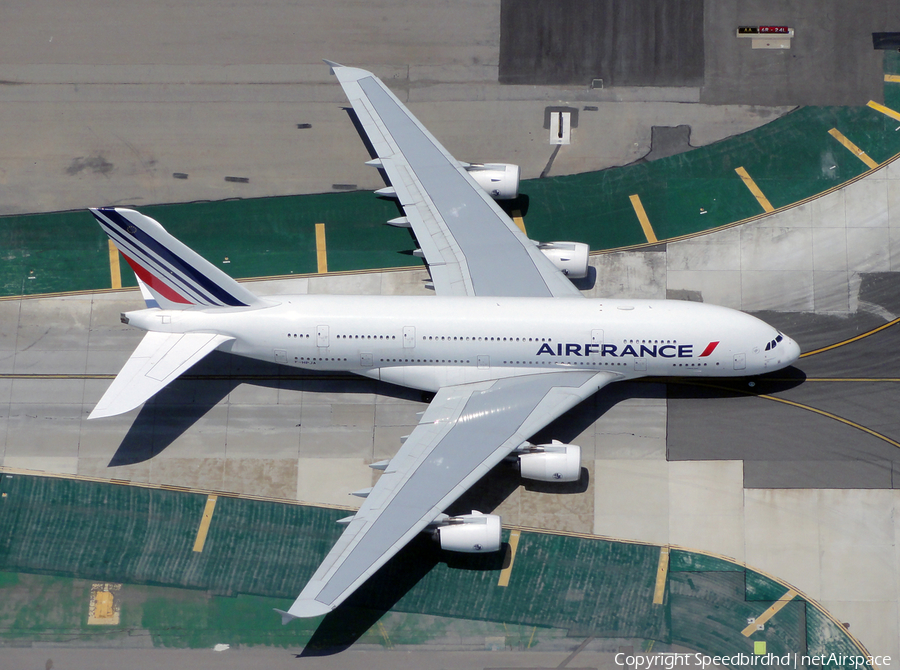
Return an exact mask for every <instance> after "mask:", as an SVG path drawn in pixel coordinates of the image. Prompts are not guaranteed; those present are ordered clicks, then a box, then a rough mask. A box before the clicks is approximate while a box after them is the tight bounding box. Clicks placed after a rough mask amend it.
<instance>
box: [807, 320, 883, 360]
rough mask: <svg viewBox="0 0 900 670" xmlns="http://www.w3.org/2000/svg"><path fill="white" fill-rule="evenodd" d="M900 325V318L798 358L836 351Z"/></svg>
mask: <svg viewBox="0 0 900 670" xmlns="http://www.w3.org/2000/svg"><path fill="white" fill-rule="evenodd" d="M897 323H900V318H897V319H894V320H893V321H888V322H887V323H885V324H883V325H880V326H878V328H873V329H872V330H869V331H867V332H865V333H863V334H862V335H857V336H856V337H851V338H850V339H848V340H843V341H841V342H837V343H835V344H829V345H828V346H827V347H822V348H820V349H814V350H812V351H807V352H806V353H805V354H800V358H806V357H807V356H815V355H816V354H821V353H822V352H823V351H831V350H832V349H837V348H838V347H843V346H844V345H847V344H850V343H852V342H856V341H858V340H861V339H863V338H864V337H869V335H874V334H875V333H880V332H881V331H882V330H884V329H885V328H890V327H891V326H893V325H895V324H897Z"/></svg>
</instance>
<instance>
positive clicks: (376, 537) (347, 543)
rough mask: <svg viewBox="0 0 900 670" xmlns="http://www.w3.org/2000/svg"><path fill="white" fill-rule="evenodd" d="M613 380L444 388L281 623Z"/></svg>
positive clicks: (596, 375)
mask: <svg viewBox="0 0 900 670" xmlns="http://www.w3.org/2000/svg"><path fill="white" fill-rule="evenodd" d="M617 377H618V375H617V374H615V373H612V372H589V371H567V372H548V373H537V374H534V375H528V376H523V377H512V378H507V379H499V380H495V381H488V382H480V383H476V384H466V385H460V386H450V387H446V388H443V389H441V390H440V391H439V392H438V393H437V395H436V396H435V397H434V400H432V402H431V404H430V405H429V406H428V409H427V410H426V411H425V413H424V414H423V416H422V419H421V421H420V422H419V424H418V426H416V427H415V429H413V431H412V433H411V434H410V436H409V438H407V440H406V442H404V444H403V446H402V447H401V448H400V450H399V451H398V452H397V455H396V456H394V458H392V459H391V460H390V463H389V464H388V466H387V468H386V470H385V471H384V474H382V475H381V477H380V478H379V480H378V482H377V483H376V484H375V486H374V487H373V488H372V491H371V492H370V493H369V495H368V497H367V498H366V499H365V501H364V502H363V504H362V506H361V507H360V509H359V511H358V512H357V513H356V515H355V516H354V517H353V519H352V520H351V521H350V523H349V525H348V526H347V529H346V530H345V531H344V533H343V534H342V535H341V537H340V538H339V539H338V541H337V543H336V544H335V545H334V547H333V548H332V549H331V551H330V552H329V553H328V555H327V556H326V557H325V560H324V561H323V562H322V565H320V566H319V568H318V570H316V572H315V574H314V575H313V576H312V578H311V579H310V581H309V583H308V584H307V585H306V587H305V588H304V589H303V591H302V592H301V593H300V595H299V597H298V598H297V600H296V601H295V602H294V604H293V605H292V606H291V608H290V609H289V610H288V611H287V612H280V613H281V615H282V622H283V623H287V622H288V621H290V620H291V619H294V618H297V617H312V616H320V615H322V614H327V613H328V612H330V611H331V610H333V609H334V608H335V607H337V606H338V605H339V604H340V603H341V602H343V601H344V599H346V598H347V597H348V596H349V595H350V594H351V593H353V591H355V590H356V588H357V587H359V586H360V585H361V584H362V583H363V582H364V581H365V580H366V579H368V578H369V577H370V576H371V575H372V574H374V573H375V571H376V570H378V568H380V567H381V566H382V565H384V564H385V563H387V561H388V560H389V559H390V558H391V557H392V556H394V554H396V553H397V552H398V551H400V549H401V548H403V546H404V545H406V544H407V543H408V542H409V541H410V540H411V539H412V538H413V537H414V536H415V535H416V534H417V533H419V532H421V531H422V530H423V529H425V528H426V526H428V525H429V524H430V523H431V522H432V521H434V520H435V518H436V517H438V515H440V514H441V513H442V512H443V511H444V509H446V508H447V506H448V505H450V504H451V503H452V502H453V501H455V500H456V499H457V498H458V497H459V496H460V495H461V494H462V493H463V492H465V491H466V490H467V489H468V488H469V487H471V486H472V485H473V484H474V483H475V482H477V481H478V480H479V479H481V477H483V476H484V475H485V474H486V473H487V472H488V471H489V470H490V469H491V468H492V467H494V466H495V465H496V464H497V463H499V462H500V461H501V460H503V459H504V458H505V457H506V456H507V455H508V454H509V453H510V452H512V451H513V450H514V449H516V448H518V447H520V446H521V445H522V444H523V443H524V442H525V441H526V440H527V439H528V438H530V437H531V436H532V435H533V434H534V433H536V432H537V431H538V430H540V429H541V428H543V427H544V426H546V425H547V424H548V423H550V422H551V421H553V420H554V419H556V418H557V417H559V416H561V415H562V414H563V413H564V412H566V411H568V410H569V409H571V408H572V407H574V406H575V405H577V404H578V403H579V402H581V401H582V400H584V399H585V398H587V397H589V396H590V395H592V394H593V393H595V392H596V391H597V390H599V389H600V388H602V387H603V386H605V385H606V384H608V383H610V382H612V381H614V380H615V379H616V378H617Z"/></svg>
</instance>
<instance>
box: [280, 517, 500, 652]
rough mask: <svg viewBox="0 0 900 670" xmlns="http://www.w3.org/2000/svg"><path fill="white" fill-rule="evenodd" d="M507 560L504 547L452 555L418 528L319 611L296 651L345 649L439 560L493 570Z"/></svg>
mask: <svg viewBox="0 0 900 670" xmlns="http://www.w3.org/2000/svg"><path fill="white" fill-rule="evenodd" d="M508 562H509V551H508V547H507V546H504V548H503V550H501V551H499V552H496V553H491V554H458V553H453V552H447V551H442V550H441V549H440V547H439V545H438V544H437V542H435V540H434V539H433V538H432V537H431V536H430V535H428V534H424V533H423V534H421V535H419V536H418V537H416V538H414V539H413V540H412V541H411V542H410V543H409V544H407V545H406V546H405V547H404V548H403V549H401V550H400V552H399V553H397V555H396V556H394V558H392V559H391V560H390V561H388V562H387V564H385V565H384V566H383V567H382V568H381V569H380V570H379V571H378V572H376V573H375V574H374V575H372V577H370V578H369V579H368V580H367V581H366V582H365V583H364V584H363V585H362V586H360V587H359V589H357V590H356V592H354V593H353V595H351V596H350V597H349V598H347V600H346V601H345V602H344V603H343V604H341V605H340V606H339V607H338V608H337V609H336V610H334V611H333V612H331V613H329V614H327V615H325V617H324V618H323V619H322V622H321V623H320V624H319V626H318V628H316V631H315V632H314V633H313V635H312V637H311V638H310V640H309V642H307V644H306V647H305V648H304V649H303V651H302V652H301V653H300V654H298V655H297V656H298V657H300V658H302V657H309V656H328V655H331V654H337V653H339V652H341V651H343V650H345V649H347V648H348V647H350V646H351V645H353V644H354V643H355V642H356V641H357V640H359V638H360V637H361V636H362V635H363V634H365V632H366V631H368V630H369V629H370V628H372V626H374V625H375V624H376V623H378V620H379V619H381V617H383V616H384V615H385V614H386V613H387V612H388V611H390V610H391V609H393V608H394V607H395V606H396V604H397V603H398V602H399V601H400V600H401V599H402V598H403V597H404V596H405V595H406V594H407V593H408V592H409V591H410V590H411V589H412V588H413V587H414V586H416V584H418V583H419V581H420V580H421V579H422V578H424V577H425V576H426V575H427V574H428V573H429V572H430V571H431V570H432V569H433V568H434V567H435V566H436V565H438V564H439V563H445V564H446V565H447V567H448V568H450V569H451V570H467V571H472V570H487V571H496V570H499V569H502V568H503V567H504V566H505V565H506V564H508Z"/></svg>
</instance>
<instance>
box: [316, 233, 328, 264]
mask: <svg viewBox="0 0 900 670" xmlns="http://www.w3.org/2000/svg"><path fill="white" fill-rule="evenodd" d="M316 263H317V267H318V272H319V274H325V273H326V272H328V254H327V253H326V251H325V224H324V223H317V224H316Z"/></svg>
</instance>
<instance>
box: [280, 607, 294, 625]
mask: <svg viewBox="0 0 900 670" xmlns="http://www.w3.org/2000/svg"><path fill="white" fill-rule="evenodd" d="M274 609H275V611H276V612H278V613H279V614H280V615H281V625H282V626H287V625H288V624H289V623H290V622H291V621H293V620H294V619H297V618H299V617H295V616H294V615H293V614H288V613H287V612H285V611H284V610H280V609H278V608H274Z"/></svg>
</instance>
